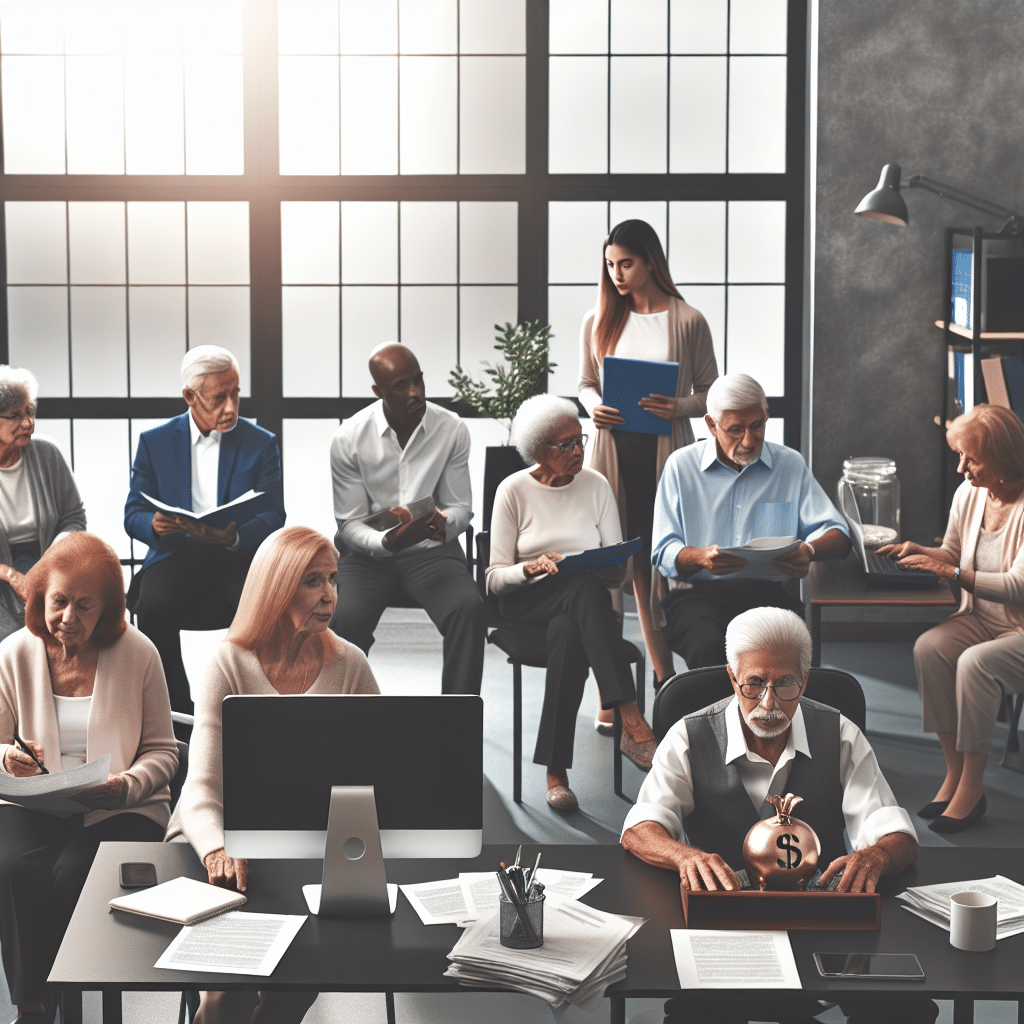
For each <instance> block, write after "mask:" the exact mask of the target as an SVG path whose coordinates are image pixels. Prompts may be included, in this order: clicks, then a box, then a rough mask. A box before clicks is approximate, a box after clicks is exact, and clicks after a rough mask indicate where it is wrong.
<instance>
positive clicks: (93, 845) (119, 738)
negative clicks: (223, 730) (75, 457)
mask: <svg viewBox="0 0 1024 1024" xmlns="http://www.w3.org/2000/svg"><path fill="white" fill-rule="evenodd" d="M124 611H125V606H124V576H123V575H122V572H121V564H120V562H119V560H118V557H117V555H116V554H115V552H114V551H113V550H112V549H111V548H110V547H108V546H107V545H106V544H105V543H104V542H103V541H102V540H100V538H99V537H96V536H94V535H92V534H89V533H73V534H70V535H69V536H67V537H65V538H63V539H62V540H59V541H57V543H56V544H54V545H52V546H51V547H50V548H49V550H47V551H46V552H45V553H44V554H43V556H42V558H41V559H40V560H39V561H38V562H37V563H36V565H35V566H34V567H33V568H32V569H31V570H30V572H29V573H28V577H27V580H26V604H25V621H26V626H25V628H24V629H21V630H18V632H16V633H14V634H12V635H11V636H9V637H8V638H7V639H6V640H5V641H4V642H3V643H2V644H0V765H2V768H3V771H5V772H6V773H8V774H10V775H16V776H26V775H34V774H36V772H37V771H38V768H37V766H36V763H35V761H34V760H33V759H32V757H30V756H29V755H28V754H27V753H25V752H24V751H22V750H21V749H19V748H18V747H17V746H16V745H14V733H15V732H17V733H18V735H19V737H20V738H21V739H23V740H24V741H25V742H26V744H27V745H28V747H29V748H30V749H31V750H32V752H33V753H34V754H35V757H36V758H37V759H38V760H39V761H40V762H42V764H44V765H45V766H46V767H47V768H48V769H49V770H50V771H61V770H64V771H66V770H67V769H69V768H73V767H75V766H77V765H81V764H85V763H86V762H87V761H93V760H95V759H96V758H98V757H102V756H103V755H105V754H109V755H110V773H111V774H110V776H109V778H108V780H107V782H106V783H104V784H103V785H101V786H96V787H95V788H93V789H90V790H86V791H85V792H83V793H81V794H79V796H78V797H77V800H78V802H80V803H81V804H83V811H85V810H86V809H88V812H87V813H84V814H83V815H73V816H71V817H67V818H58V817H55V816H53V815H50V814H45V813H43V812H41V811H32V810H28V809H26V808H24V807H18V806H15V805H13V804H0V948H2V950H3V961H4V969H5V970H6V972H7V981H8V984H9V986H10V990H11V998H12V999H13V1001H14V1002H15V1003H16V1004H17V1005H18V1009H19V1017H18V1021H20V1022H22V1024H29V1022H30V1021H31V1022H33V1024H35V1022H45V1021H52V1020H53V1015H54V1013H55V1011H56V1000H55V996H54V994H52V993H48V992H47V990H46V976H47V974H48V973H49V970H50V965H51V964H52V963H53V958H54V956H55V955H56V952H57V948H58V946H59V945H60V941H61V939H62V938H63V935H64V930H65V929H66V927H67V924H68V921H70V919H71V914H72V911H73V910H74V907H75V903H76V901H77V900H78V895H79V893H80V892H81V890H82V886H83V885H84V884H85V879H86V875H88V873H89V868H90V866H91V865H92V861H93V857H94V856H95V854H96V850H97V848H98V846H99V844H100V843H101V842H104V841H111V840H138V841H151V842H159V840H160V839H161V838H162V836H163V831H164V829H165V827H166V825H167V819H168V815H169V813H170V791H169V789H168V783H169V782H170V780H171V777H172V776H173V774H174V771H175V769H176V768H177V766H178V751H177V747H176V745H175V742H174V734H173V732H172V730H171V708H170V703H169V701H168V698H167V684H166V682H165V680H164V673H163V669H162V668H161V666H160V657H159V655H158V654H157V652H156V648H155V647H154V646H153V644H152V643H151V642H150V641H149V640H148V639H147V638H146V637H144V636H143V635H142V634H141V633H140V632H139V631H138V630H137V629H135V628H134V627H133V626H129V625H127V624H126V623H125V618H124Z"/></svg>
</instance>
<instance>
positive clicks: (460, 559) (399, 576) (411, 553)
mask: <svg viewBox="0 0 1024 1024" xmlns="http://www.w3.org/2000/svg"><path fill="white" fill-rule="evenodd" d="M398 591H402V592H404V593H405V594H406V595H407V596H409V597H411V598H412V600H413V601H415V602H416V603H417V604H420V605H422V606H423V608H424V609H425V610H426V612H427V614H428V615H429V616H430V618H431V621H432V622H433V623H434V625H435V626H437V628H438V631H439V632H440V633H441V635H442V636H443V637H444V644H443V651H444V668H443V670H442V672H441V692H442V693H475V694H479V693H480V677H481V675H482V674H483V668H484V632H485V628H486V626H485V620H484V602H483V598H482V597H481V596H480V591H479V590H478V589H477V585H476V583H474V582H473V577H472V576H470V574H469V567H468V566H467V565H466V558H465V556H464V555H463V553H462V549H461V547H460V546H459V543H458V541H449V542H448V543H447V544H441V545H439V546H438V547H433V548H414V549H410V550H407V551H399V552H398V554H396V555H390V556H387V557H384V558H371V557H370V556H369V555H364V554H362V553H360V552H357V551H350V550H347V549H346V550H345V551H344V552H343V553H342V555H341V558H339V559H338V607H337V609H336V610H335V612H334V618H333V619H332V620H331V628H332V629H333V630H334V632H335V633H337V634H338V636H340V637H342V638H344V639H345V640H348V641H349V642H350V643H353V644H355V645H356V646H357V647H359V648H361V649H362V651H363V653H364V654H369V653H370V648H371V647H372V646H373V631H374V630H375V629H376V628H377V623H378V622H379V621H380V617H381V615H382V614H383V612H384V609H385V608H386V607H387V605H388V602H389V601H390V600H391V597H392V594H394V593H396V592H398Z"/></svg>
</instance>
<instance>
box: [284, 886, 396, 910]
mask: <svg viewBox="0 0 1024 1024" xmlns="http://www.w3.org/2000/svg"><path fill="white" fill-rule="evenodd" d="M387 887H388V904H389V906H390V908H391V913H392V914H393V913H394V912H395V907H397V906H398V886H397V885H395V884H393V883H392V882H388V883H387ZM322 890H323V886H322V885H304V886H303V887H302V896H303V899H305V901H306V906H307V907H309V912H310V913H311V914H319V913H320V893H321V891H322Z"/></svg>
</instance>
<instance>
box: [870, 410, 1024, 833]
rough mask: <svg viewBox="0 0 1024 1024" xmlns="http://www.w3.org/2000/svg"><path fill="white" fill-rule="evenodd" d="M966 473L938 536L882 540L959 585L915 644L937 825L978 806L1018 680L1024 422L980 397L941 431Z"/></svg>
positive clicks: (956, 820) (1021, 680)
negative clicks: (937, 768) (934, 771)
mask: <svg viewBox="0 0 1024 1024" xmlns="http://www.w3.org/2000/svg"><path fill="white" fill-rule="evenodd" d="M946 439H947V441H948V442H949V446H950V447H951V448H952V449H953V450H954V451H955V452H956V453H957V454H958V455H959V457H960V467H959V468H960V472H961V473H963V474H964V478H965V479H964V482H963V483H962V484H961V485H960V486H959V487H958V488H957V491H956V494H955V495H953V507H952V508H951V509H950V513H949V523H948V524H947V526H946V534H945V536H944V537H943V538H942V545H941V546H940V547H937V548H928V547H922V546H921V545H920V544H913V543H910V542H907V543H904V544H892V545H888V546H886V547H884V548H879V549H878V550H879V552H880V553H882V554H889V555H893V556H895V557H898V558H899V560H900V564H901V565H906V566H910V567H911V568H914V569H927V570H929V571H931V572H934V573H937V574H938V575H939V576H942V577H943V578H945V579H947V580H950V581H951V582H954V583H957V584H959V586H960V607H959V609H957V611H956V612H955V613H954V614H953V615H952V616H950V617H949V618H948V619H947V620H946V621H945V622H943V623H940V624H939V625H938V626H935V627H934V628H932V629H930V630H928V632H927V633H925V634H924V635H922V636H921V637H919V638H918V641H917V643H916V644H915V645H914V665H915V668H916V670H917V685H918V687H919V689H920V691H921V704H922V708H923V711H924V721H923V727H924V729H925V731H926V732H935V733H938V736H939V742H940V743H941V744H942V753H943V754H944V755H945V759H946V777H945V779H943V781H942V785H941V786H940V787H939V790H938V792H937V793H936V794H935V799H934V800H933V801H932V802H931V803H929V804H926V805H925V806H924V807H922V808H921V810H920V811H918V815H919V817H922V818H929V819H930V818H934V819H935V820H934V821H933V822H932V824H931V825H930V826H929V828H931V829H932V831H934V832H962V831H963V830H964V829H966V828H969V827H970V826H971V825H973V824H974V823H975V822H976V821H977V820H978V819H979V818H981V816H982V815H983V814H984V813H985V808H986V802H985V794H984V792H983V790H982V780H983V779H984V775H985V762H986V760H987V758H988V750H989V744H990V742H991V737H992V725H993V723H994V722H995V720H996V715H997V714H998V712H999V704H1000V702H1001V701H1002V696H1003V692H1004V691H1006V690H1008V691H1011V692H1014V691H1015V692H1018V693H1019V692H1020V691H1022V690H1024V426H1022V425H1021V422H1020V420H1019V419H1018V418H1017V417H1016V415H1015V414H1014V413H1013V412H1011V411H1010V410H1009V409H1006V408H1003V407H1002V406H998V405H977V406H975V407H974V408H973V409H972V410H971V411H970V412H969V413H967V414H966V415H964V416H959V417H957V419H955V420H954V421H953V422H952V423H951V424H950V426H949V429H948V430H947V432H946Z"/></svg>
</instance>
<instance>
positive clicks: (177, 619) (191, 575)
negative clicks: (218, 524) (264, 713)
mask: <svg viewBox="0 0 1024 1024" xmlns="http://www.w3.org/2000/svg"><path fill="white" fill-rule="evenodd" d="M248 571H249V559H248V558H246V556H245V555H243V554H242V553H241V552H240V551H228V550H227V549H226V548H224V547H222V546H220V545H219V544H209V543H207V542H206V541H200V540H194V539H192V538H186V539H185V540H184V541H183V542H182V544H181V545H180V546H179V547H178V549H177V550H176V551H175V552H174V554H172V555H170V556H169V557H167V558H165V559H163V560H162V561H160V562H157V563H155V564H154V565H151V566H150V567H149V568H148V569H146V570H145V571H144V572H143V573H142V574H141V576H140V577H139V584H138V597H137V599H136V600H135V601H134V603H133V604H132V606H131V610H132V611H133V612H135V616H136V623H137V624H138V627H139V629H140V630H142V632H143V633H145V634H146V636H148V637H149V639H150V640H152V641H153V643H154V645H155V646H156V649H157V651H159V653H160V661H161V663H162V664H163V667H164V675H165V676H166V677H167V692H168V693H169V694H170V696H171V710H173V711H182V712H184V713H185V714H188V715H190V714H192V711H193V709H194V706H193V704H192V693H191V690H190V688H189V683H188V676H187V675H186V674H185V665H184V663H183V662H182V660H181V639H180V638H179V636H178V633H179V631H180V630H182V629H223V628H224V627H226V626H230V625H231V620H232V619H233V618H234V617H235V612H236V611H237V610H238V599H239V597H241V596H242V585H243V584H244V583H245V574H246V573H247V572H248Z"/></svg>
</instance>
